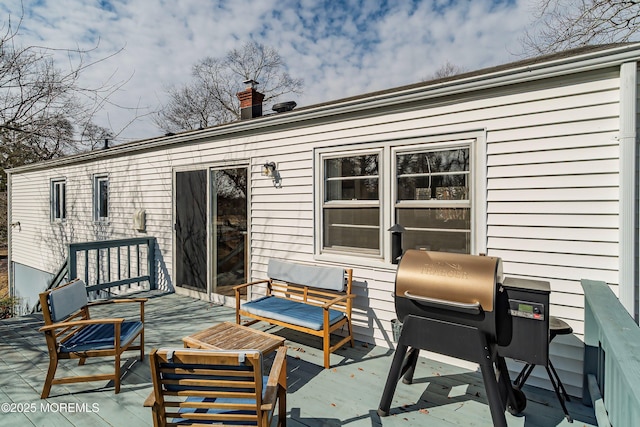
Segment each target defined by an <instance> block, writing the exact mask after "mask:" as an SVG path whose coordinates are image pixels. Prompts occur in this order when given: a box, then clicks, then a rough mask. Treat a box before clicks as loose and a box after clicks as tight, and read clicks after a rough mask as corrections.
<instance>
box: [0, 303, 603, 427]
mask: <svg viewBox="0 0 640 427" xmlns="http://www.w3.org/2000/svg"><path fill="white" fill-rule="evenodd" d="M140 296H148V297H149V301H148V302H147V304H146V307H145V344H146V345H145V347H146V351H145V354H148V353H149V351H150V350H151V349H152V348H154V347H182V345H183V343H182V338H183V337H184V336H187V335H190V334H193V333H195V332H198V331H201V330H203V329H205V328H208V327H210V326H213V325H215V324H217V323H219V322H222V321H234V313H233V311H232V310H231V309H229V308H227V307H220V306H217V305H215V304H211V303H208V302H204V301H200V300H196V299H193V298H188V297H184V296H180V295H176V294H161V293H160V292H146V293H142V294H140ZM122 307H123V305H105V306H101V307H99V308H97V309H94V310H93V311H92V316H94V317H98V316H101V315H103V316H113V315H116V314H117V315H118V316H123V315H124V316H125V317H126V316H127V315H131V316H133V315H135V313H136V310H135V307H131V309H129V308H125V309H123V308H122ZM115 310H120V311H115ZM41 324H42V321H41V320H40V319H39V318H38V317H37V316H29V317H22V318H17V319H8V320H4V321H0V338H1V339H0V371H1V372H2V375H0V404H2V403H11V402H15V403H23V404H35V406H36V408H37V410H36V411H35V412H33V413H24V414H19V413H8V414H0V417H1V422H0V424H2V425H5V424H6V425H27V426H28V425H45V424H46V425H51V426H61V427H66V426H96V427H98V426H107V425H139V426H145V425H146V426H150V425H152V420H151V411H150V409H149V408H145V407H143V406H142V403H143V401H144V400H145V399H146V397H147V396H148V395H149V393H150V392H151V389H152V387H151V376H150V372H149V365H148V359H147V358H145V360H144V361H143V362H140V361H137V360H136V357H135V356H136V354H137V352H130V353H126V354H125V358H126V360H127V363H128V365H130V366H129V369H128V370H127V371H126V374H125V376H124V378H123V380H122V385H121V391H120V393H119V394H117V395H116V394H114V393H113V385H112V384H110V383H109V382H107V381H96V382H91V383H78V384H63V385H54V386H53V387H52V389H51V397H49V398H48V399H46V400H41V399H40V392H41V390H42V383H43V379H44V376H45V373H46V370H47V366H48V355H47V351H46V345H45V340H44V336H43V335H42V334H41V333H40V332H38V330H37V329H38V327H40V325H41ZM253 327H255V328H259V329H262V330H265V331H267V332H269V333H273V334H276V335H279V336H282V337H284V338H285V339H286V342H285V343H286V345H287V346H288V351H287V356H288V357H287V371H288V376H287V382H288V394H287V421H288V424H289V425H290V426H293V427H303V426H306V427H315V426H350V427H360V426H367V427H371V426H384V427H400V426H403V427H406V426H414V425H415V426H421V425H430V426H444V427H451V426H490V425H492V422H491V414H490V410H489V406H488V404H487V399H486V396H485V390H484V385H483V382H482V376H481V375H480V373H478V372H474V371H470V370H468V369H464V368H460V367H456V366H452V365H448V364H444V363H441V362H437V361H433V360H430V359H427V358H423V357H421V358H420V359H419V363H418V365H417V368H416V372H415V376H414V383H413V384H410V385H407V384H402V383H399V384H398V387H397V389H396V392H395V394H394V398H393V401H392V403H391V414H390V415H389V416H388V417H383V418H380V417H379V416H378V415H377V412H376V409H377V407H378V404H379V400H380V397H381V395H382V389H383V387H384V384H385V382H386V377H387V373H388V370H389V367H390V364H391V359H392V357H393V351H392V350H389V349H387V348H383V347H376V346H373V345H370V344H365V343H362V342H357V341H356V345H355V347H354V348H350V347H349V346H346V347H344V348H342V349H340V350H338V351H337V352H336V353H334V354H332V355H331V366H332V367H331V368H330V369H326V370H325V369H323V368H322V360H323V353H322V343H321V340H320V339H319V338H317V337H311V336H308V335H305V334H302V333H299V332H296V331H292V330H288V329H282V328H280V327H273V326H269V325H266V324H263V323H259V324H257V325H254V326H253ZM112 360H113V359H112V358H111V359H99V358H89V359H88V360H87V363H86V365H85V366H78V365H77V361H75V360H71V361H69V360H63V361H60V365H59V368H58V373H59V375H67V374H73V375H77V374H82V373H85V374H86V373H87V372H109V371H111V370H112V369H113V362H112ZM9 390H10V391H9ZM524 392H525V394H526V395H527V398H528V401H527V408H526V409H525V411H524V412H523V414H521V416H518V417H515V416H512V415H510V414H508V413H507V415H506V416H507V421H508V424H509V426H526V427H547V426H574V425H580V426H582V425H584V426H593V425H595V424H596V421H595V416H594V415H593V410H592V408H589V407H586V406H583V405H582V403H581V402H580V401H579V399H577V398H576V399H572V401H571V402H568V407H569V411H570V413H571V415H572V416H573V418H574V419H575V420H576V421H575V423H574V424H569V423H568V422H567V421H566V419H565V418H564V414H563V413H562V410H561V408H560V406H559V404H558V401H557V400H556V397H555V395H554V394H553V392H550V391H547V390H542V389H539V388H535V387H529V386H525V389H524ZM67 403H70V404H75V405H78V406H79V407H80V408H81V409H82V408H87V407H88V408H92V407H93V406H92V405H97V408H98V411H97V412H93V411H89V412H82V411H81V412H70V411H64V410H58V411H54V410H53V409H49V410H48V411H47V410H41V408H47V406H46V405H47V404H49V405H51V406H50V407H49V408H54V407H55V405H60V404H67ZM41 405H45V406H43V407H41ZM83 405H84V406H83ZM7 423H8V424H7Z"/></svg>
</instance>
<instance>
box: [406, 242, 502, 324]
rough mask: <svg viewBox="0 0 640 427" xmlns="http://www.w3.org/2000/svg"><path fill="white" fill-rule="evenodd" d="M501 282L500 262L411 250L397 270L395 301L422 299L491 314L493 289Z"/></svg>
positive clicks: (482, 257) (487, 258) (493, 296)
mask: <svg viewBox="0 0 640 427" xmlns="http://www.w3.org/2000/svg"><path fill="white" fill-rule="evenodd" d="M502 281H503V277H502V261H501V259H500V258H497V257H487V256H477V255H466V254H455V253H446V252H431V251H421V250H414V249H410V250H407V251H406V252H405V253H404V255H403V256H402V260H401V261H400V265H399V266H398V271H397V273H396V298H398V297H405V298H410V299H416V300H420V298H423V299H425V301H426V300H432V301H435V302H437V301H441V302H445V303H453V304H461V305H466V306H470V307H478V308H480V309H482V310H483V311H489V312H492V311H493V307H494V298H495V292H496V287H497V285H498V284H499V283H502Z"/></svg>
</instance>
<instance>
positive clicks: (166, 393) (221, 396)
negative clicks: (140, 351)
mask: <svg viewBox="0 0 640 427" xmlns="http://www.w3.org/2000/svg"><path fill="white" fill-rule="evenodd" d="M286 351H287V349H286V347H279V348H278V350H277V353H276V356H275V358H274V361H273V365H272V368H271V371H270V372H269V376H268V377H263V369H262V354H261V353H260V352H259V351H258V350H210V349H187V348H175V349H171V348H168V349H159V350H156V349H154V350H152V351H151V353H150V354H149V364H150V365H151V379H152V381H153V392H152V393H151V394H150V395H149V397H148V398H147V400H146V401H145V402H144V406H147V407H151V410H152V416H153V424H154V426H156V427H158V426H177V425H180V426H183V425H191V426H202V425H212V424H214V425H233V426H259V427H267V426H269V425H271V422H272V420H273V416H274V413H275V411H276V409H277V412H278V415H277V417H278V418H277V420H278V426H279V427H284V426H286V412H287V402H286V388H287V366H286ZM276 404H277V408H276Z"/></svg>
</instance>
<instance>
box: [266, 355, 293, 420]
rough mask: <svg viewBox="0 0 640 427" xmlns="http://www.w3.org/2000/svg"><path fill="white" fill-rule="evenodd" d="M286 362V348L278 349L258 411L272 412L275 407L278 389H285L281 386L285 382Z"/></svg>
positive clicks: (283, 385) (284, 385)
mask: <svg viewBox="0 0 640 427" xmlns="http://www.w3.org/2000/svg"><path fill="white" fill-rule="evenodd" d="M286 360H287V347H285V346H282V347H278V352H277V353H276V357H275V358H274V360H273V365H272V366H271V372H269V378H268V379H267V389H266V391H265V394H264V400H263V402H262V406H261V407H260V409H262V410H263V411H272V410H273V409H274V407H275V403H276V398H277V397H278V388H279V387H286V384H281V382H282V381H283V377H284V381H286V375H287V372H286V363H285V362H286Z"/></svg>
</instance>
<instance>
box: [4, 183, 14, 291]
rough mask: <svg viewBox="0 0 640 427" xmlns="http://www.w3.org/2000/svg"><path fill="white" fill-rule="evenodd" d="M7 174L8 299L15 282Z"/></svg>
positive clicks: (9, 189) (9, 185) (9, 190)
mask: <svg viewBox="0 0 640 427" xmlns="http://www.w3.org/2000/svg"><path fill="white" fill-rule="evenodd" d="M5 173H6V174H7V280H8V282H9V283H8V285H9V297H15V296H16V289H15V286H16V285H15V283H14V282H15V281H14V278H13V266H12V265H11V264H12V261H11V260H12V256H11V235H12V234H13V227H12V226H11V224H12V222H13V221H12V220H11V172H7V171H5Z"/></svg>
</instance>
